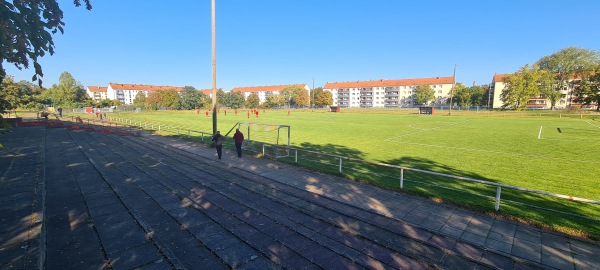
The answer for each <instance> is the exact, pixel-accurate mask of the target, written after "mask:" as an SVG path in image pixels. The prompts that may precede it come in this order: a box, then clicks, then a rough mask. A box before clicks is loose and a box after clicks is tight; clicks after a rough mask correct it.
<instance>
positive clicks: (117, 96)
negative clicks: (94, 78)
mask: <svg viewBox="0 0 600 270" xmlns="http://www.w3.org/2000/svg"><path fill="white" fill-rule="evenodd" d="M166 90H175V91H177V92H178V93H181V92H182V91H183V87H178V86H155V85H146V84H123V83H109V84H108V87H107V89H106V96H107V98H108V99H111V100H119V101H121V103H122V104H126V105H129V104H133V100H134V99H135V96H136V95H137V94H138V93H139V92H142V93H143V94H144V96H146V97H147V96H148V94H149V93H150V92H152V91H166Z"/></svg>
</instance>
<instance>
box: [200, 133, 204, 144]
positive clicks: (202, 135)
mask: <svg viewBox="0 0 600 270" xmlns="http://www.w3.org/2000/svg"><path fill="white" fill-rule="evenodd" d="M200 141H201V142H204V132H202V131H201V132H200Z"/></svg>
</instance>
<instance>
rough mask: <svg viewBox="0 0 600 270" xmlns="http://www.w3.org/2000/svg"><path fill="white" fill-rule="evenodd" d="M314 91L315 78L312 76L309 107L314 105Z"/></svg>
mask: <svg viewBox="0 0 600 270" xmlns="http://www.w3.org/2000/svg"><path fill="white" fill-rule="evenodd" d="M314 91H315V78H313V85H312V88H311V89H310V108H314V107H315V95H314V94H313V93H314Z"/></svg>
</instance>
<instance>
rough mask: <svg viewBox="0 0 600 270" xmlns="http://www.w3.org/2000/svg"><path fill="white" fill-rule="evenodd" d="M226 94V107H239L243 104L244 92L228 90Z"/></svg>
mask: <svg viewBox="0 0 600 270" xmlns="http://www.w3.org/2000/svg"><path fill="white" fill-rule="evenodd" d="M227 95H228V98H227V99H228V100H227V101H228V104H227V107H229V108H232V109H239V108H241V107H243V106H244V101H245V100H244V94H242V92H238V91H235V92H229V93H227Z"/></svg>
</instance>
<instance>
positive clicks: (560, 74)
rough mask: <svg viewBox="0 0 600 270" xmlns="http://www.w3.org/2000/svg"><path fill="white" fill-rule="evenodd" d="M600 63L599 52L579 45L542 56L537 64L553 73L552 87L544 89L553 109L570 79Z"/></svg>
mask: <svg viewBox="0 0 600 270" xmlns="http://www.w3.org/2000/svg"><path fill="white" fill-rule="evenodd" d="M598 63H600V58H599V54H598V52H596V51H592V50H588V49H582V48H577V47H568V48H564V49H561V50H560V51H558V52H555V53H553V54H551V55H548V56H544V57H542V58H540V60H538V61H537V62H536V64H537V65H538V66H539V68H540V69H541V70H546V71H548V72H550V73H551V74H552V82H553V83H552V87H551V88H549V89H548V90H545V91H544V96H545V97H546V98H548V99H549V100H550V102H551V109H553V108H554V106H555V105H556V101H558V100H559V99H560V97H561V93H560V92H561V90H562V89H563V88H564V87H566V86H567V83H568V81H569V80H570V79H574V78H575V77H577V76H578V75H581V74H582V73H585V72H586V71H588V70H589V69H590V68H591V67H593V66H594V65H597V64H598Z"/></svg>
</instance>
